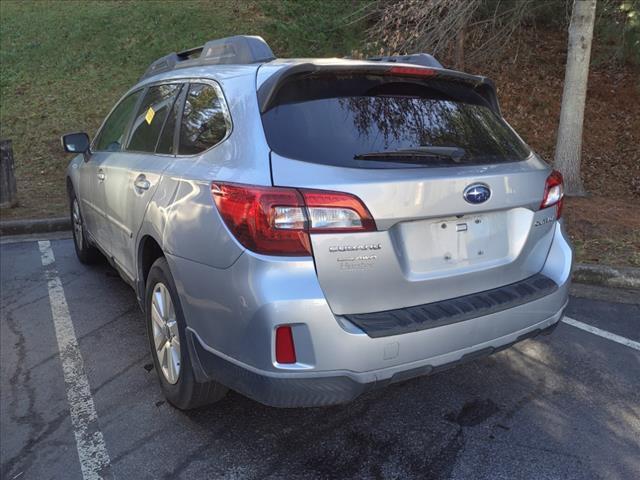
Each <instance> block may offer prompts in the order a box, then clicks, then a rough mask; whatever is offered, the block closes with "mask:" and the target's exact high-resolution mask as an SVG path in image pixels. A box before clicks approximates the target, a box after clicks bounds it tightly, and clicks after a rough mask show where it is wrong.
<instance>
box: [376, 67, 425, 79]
mask: <svg viewBox="0 0 640 480" xmlns="http://www.w3.org/2000/svg"><path fill="white" fill-rule="evenodd" d="M387 72H388V73H392V74H394V75H407V76H412V77H433V76H434V75H435V74H436V71H435V70H432V69H431V68H422V67H391V68H390V69H389V70H387Z"/></svg>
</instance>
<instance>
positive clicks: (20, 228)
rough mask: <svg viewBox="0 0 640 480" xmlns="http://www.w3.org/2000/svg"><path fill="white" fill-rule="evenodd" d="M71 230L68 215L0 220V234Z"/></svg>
mask: <svg viewBox="0 0 640 480" xmlns="http://www.w3.org/2000/svg"><path fill="white" fill-rule="evenodd" d="M65 230H71V220H70V219H69V217H56V218H41V219H33V220H3V221H1V222H0V236H3V237H4V236H8V235H28V234H30V233H49V232H62V231H65Z"/></svg>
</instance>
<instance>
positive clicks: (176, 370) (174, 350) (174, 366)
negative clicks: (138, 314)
mask: <svg viewBox="0 0 640 480" xmlns="http://www.w3.org/2000/svg"><path fill="white" fill-rule="evenodd" d="M151 326H152V330H153V344H154V346H155V354H156V357H157V359H158V364H159V365H160V369H161V370H162V374H163V375H164V378H165V379H166V380H167V382H169V383H170V384H172V385H174V384H175V383H176V382H177V381H178V378H179V377H180V335H179V334H178V322H177V320H176V312H175V308H174V306H173V301H172V300H171V294H170V293H169V290H168V289H167V287H166V286H165V285H164V284H163V283H161V282H159V283H157V284H156V285H155V286H154V287H153V294H152V295H151Z"/></svg>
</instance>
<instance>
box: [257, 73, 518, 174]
mask: <svg viewBox="0 0 640 480" xmlns="http://www.w3.org/2000/svg"><path fill="white" fill-rule="evenodd" d="M262 119H263V125H264V129H265V134H266V136H267V140H268V142H269V145H270V147H271V148H272V149H273V150H274V151H275V152H276V153H278V154H279V155H282V156H284V157H288V158H293V159H298V160H303V161H308V162H313V163H322V164H329V165H337V166H346V167H362V168H398V167H400V166H405V167H406V166H412V167H415V166H449V165H459V164H473V165H478V164H480V165H482V164H490V163H501V162H513V161H519V160H523V159H525V158H527V156H528V155H529V148H528V147H527V146H526V145H525V144H524V143H523V142H522V141H521V140H520V139H519V137H518V136H517V135H516V134H515V133H514V132H513V131H512V130H511V128H510V127H509V126H508V125H507V124H506V123H505V122H504V120H503V119H502V118H501V117H500V116H499V115H497V114H496V113H495V112H494V111H493V110H491V108H490V106H489V105H488V104H487V103H486V100H484V99H483V98H482V97H481V96H480V95H478V94H477V93H475V92H474V91H473V90H472V89H471V88H469V87H468V86H465V85H461V84H452V83H450V82H445V81H442V80H439V81H438V80H435V79H434V80H427V81H425V80H407V79H406V78H399V77H398V78H393V77H391V78H389V77H383V76H372V75H368V76H363V75H339V76H338V75H331V76H327V75H326V74H325V76H324V77H314V76H306V77H304V78H300V79H297V80H293V81H291V82H290V83H288V84H286V85H285V86H284V87H283V88H282V90H281V91H280V93H279V98H278V99H277V103H276V106H275V107H273V108H271V109H270V110H268V111H267V112H266V113H264V114H263V117H262ZM443 147H444V148H443ZM398 151H400V153H397V152H398ZM451 151H454V152H456V155H455V156H453V157H452V156H451V155H446V154H443V153H442V152H445V153H446V152H451ZM394 152H396V153H397V156H396V157H394V154H395V153H394ZM408 152H409V153H408ZM410 152H418V154H416V155H415V156H412V155H413V153H410ZM425 152H426V153H425ZM460 152H463V153H460ZM380 153H382V154H383V155H378V154H380Z"/></svg>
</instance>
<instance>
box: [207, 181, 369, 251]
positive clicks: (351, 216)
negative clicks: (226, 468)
mask: <svg viewBox="0 0 640 480" xmlns="http://www.w3.org/2000/svg"><path fill="white" fill-rule="evenodd" d="M211 193H212V195H213V199H214V201H215V204H216V207H217V208H218V211H219V212H220V215H221V217H222V219H223V220H224V222H225V224H226V225H227V228H229V230H230V231H231V233H232V234H233V235H234V236H235V238H236V239H237V240H238V241H239V242H240V243H241V244H242V245H243V246H245V247H246V248H248V249H249V250H252V251H254V252H256V253H263V254H266V255H287V256H308V255H311V242H310V239H309V234H310V233H337V232H369V231H375V230H376V224H375V222H374V220H373V218H372V217H371V214H370V213H369V210H367V207H365V206H364V204H363V203H362V201H360V199H359V198H357V197H355V196H353V195H350V194H348V193H342V192H329V191H323V190H297V189H295V188H280V187H262V186H256V185H241V184H236V183H223V182H214V183H213V184H212V185H211Z"/></svg>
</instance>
